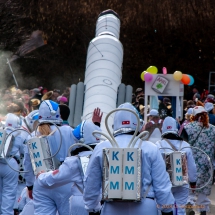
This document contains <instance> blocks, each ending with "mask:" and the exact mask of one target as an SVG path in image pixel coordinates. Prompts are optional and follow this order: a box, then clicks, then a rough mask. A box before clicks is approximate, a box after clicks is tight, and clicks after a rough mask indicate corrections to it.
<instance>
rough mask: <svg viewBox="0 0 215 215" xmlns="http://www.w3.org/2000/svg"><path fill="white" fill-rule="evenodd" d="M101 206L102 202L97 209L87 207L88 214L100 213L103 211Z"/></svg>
mask: <svg viewBox="0 0 215 215" xmlns="http://www.w3.org/2000/svg"><path fill="white" fill-rule="evenodd" d="M101 207H102V206H101V204H100V202H99V203H98V204H97V205H96V207H95V208H92V209H91V208H88V207H87V205H85V209H86V210H87V211H88V212H94V213H96V212H99V211H100V210H101Z"/></svg>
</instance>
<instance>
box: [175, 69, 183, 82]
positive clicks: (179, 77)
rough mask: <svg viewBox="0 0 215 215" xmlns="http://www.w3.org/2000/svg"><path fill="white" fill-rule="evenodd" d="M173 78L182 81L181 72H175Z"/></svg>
mask: <svg viewBox="0 0 215 215" xmlns="http://www.w3.org/2000/svg"><path fill="white" fill-rule="evenodd" d="M173 78H174V79H175V80H176V81H180V80H181V79H182V72H180V71H175V72H174V73H173Z"/></svg>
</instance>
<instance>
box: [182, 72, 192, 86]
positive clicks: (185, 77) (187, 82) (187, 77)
mask: <svg viewBox="0 0 215 215" xmlns="http://www.w3.org/2000/svg"><path fill="white" fill-rule="evenodd" d="M181 82H182V83H183V84H185V85H188V84H189V83H190V77H189V76H188V75H186V74H183V75H182V79H181Z"/></svg>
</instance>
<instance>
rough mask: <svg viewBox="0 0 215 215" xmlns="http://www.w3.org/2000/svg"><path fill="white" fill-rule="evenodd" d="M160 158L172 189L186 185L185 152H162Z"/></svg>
mask: <svg viewBox="0 0 215 215" xmlns="http://www.w3.org/2000/svg"><path fill="white" fill-rule="evenodd" d="M162 156H163V159H164V162H165V164H166V171H167V172H168V174H169V177H170V181H171V182H172V185H173V187H177V186H183V185H185V184H188V168H187V156H186V152H178V151H175V152H163V153H162Z"/></svg>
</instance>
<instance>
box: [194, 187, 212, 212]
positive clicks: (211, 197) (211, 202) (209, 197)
mask: <svg viewBox="0 0 215 215" xmlns="http://www.w3.org/2000/svg"><path fill="white" fill-rule="evenodd" d="M209 198H210V200H211V212H210V213H207V215H215V185H213V188H212V192H211V195H210V196H209ZM196 215H199V213H198V212H196Z"/></svg>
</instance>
